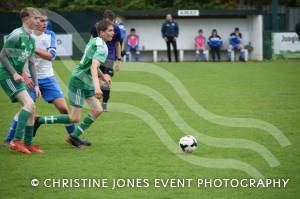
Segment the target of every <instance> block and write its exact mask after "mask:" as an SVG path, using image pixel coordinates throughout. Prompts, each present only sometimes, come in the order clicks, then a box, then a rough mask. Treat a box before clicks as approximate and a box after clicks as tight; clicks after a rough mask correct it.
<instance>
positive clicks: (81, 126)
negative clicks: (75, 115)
mask: <svg viewBox="0 0 300 199" xmlns="http://www.w3.org/2000/svg"><path fill="white" fill-rule="evenodd" d="M93 122H94V120H93V119H92V117H91V116H90V115H87V116H86V117H85V118H84V119H83V121H82V122H81V123H80V124H79V125H78V126H77V127H76V129H75V131H74V132H73V133H71V136H74V137H79V136H80V135H81V134H82V133H83V132H84V131H85V130H86V129H87V128H89V127H90V126H91V125H92V124H93Z"/></svg>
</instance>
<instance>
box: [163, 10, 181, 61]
mask: <svg viewBox="0 0 300 199" xmlns="http://www.w3.org/2000/svg"><path fill="white" fill-rule="evenodd" d="M178 33H179V28H178V25H177V23H176V22H175V21H174V20H173V17H172V15H171V14H167V15H166V21H165V22H164V23H163V24H162V26H161V35H162V37H163V38H164V40H165V41H166V43H167V50H168V60H169V62H171V61H172V59H171V45H170V44H171V43H172V45H173V49H174V55H175V60H176V62H178V53H177V44H176V39H177V37H178Z"/></svg>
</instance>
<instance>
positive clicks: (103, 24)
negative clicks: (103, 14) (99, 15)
mask: <svg viewBox="0 0 300 199" xmlns="http://www.w3.org/2000/svg"><path fill="white" fill-rule="evenodd" d="M111 25H112V23H111V22H110V21H107V20H101V21H99V22H97V24H96V30H97V33H98V34H99V33H100V32H101V31H106V30H107V28H108V27H109V26H111Z"/></svg>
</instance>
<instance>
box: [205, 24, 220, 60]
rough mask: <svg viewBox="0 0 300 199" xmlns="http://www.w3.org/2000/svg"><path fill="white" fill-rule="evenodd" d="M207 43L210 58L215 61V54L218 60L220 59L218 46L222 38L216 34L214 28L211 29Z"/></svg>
mask: <svg viewBox="0 0 300 199" xmlns="http://www.w3.org/2000/svg"><path fill="white" fill-rule="evenodd" d="M207 44H208V45H209V47H210V51H211V56H212V60H213V61H216V55H217V58H218V61H220V60H221V56H220V48H221V46H222V45H223V41H222V38H221V37H220V36H219V35H218V32H217V30H216V29H213V30H212V32H211V35H210V37H209V38H208V42H207Z"/></svg>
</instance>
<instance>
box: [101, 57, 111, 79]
mask: <svg viewBox="0 0 300 199" xmlns="http://www.w3.org/2000/svg"><path fill="white" fill-rule="evenodd" d="M100 70H101V72H102V73H103V74H108V75H110V76H111V77H112V76H114V61H113V60H109V59H107V60H106V61H105V63H104V64H101V65H100Z"/></svg>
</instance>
